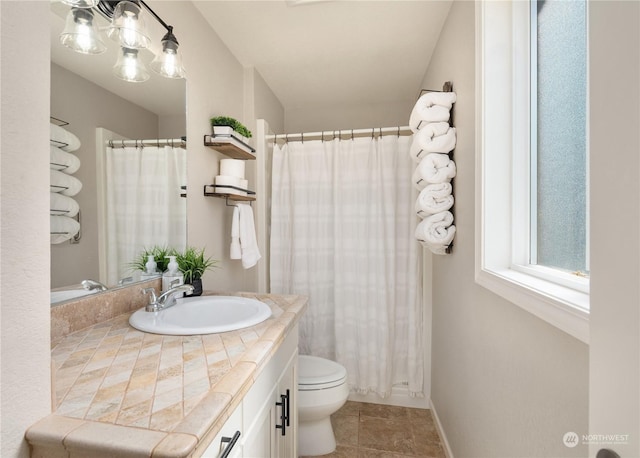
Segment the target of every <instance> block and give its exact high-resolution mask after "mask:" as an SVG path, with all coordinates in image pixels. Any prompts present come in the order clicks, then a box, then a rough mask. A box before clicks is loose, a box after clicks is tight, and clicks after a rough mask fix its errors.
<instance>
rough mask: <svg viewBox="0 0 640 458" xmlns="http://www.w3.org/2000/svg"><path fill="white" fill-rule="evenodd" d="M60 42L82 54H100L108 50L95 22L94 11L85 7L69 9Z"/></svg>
mask: <svg viewBox="0 0 640 458" xmlns="http://www.w3.org/2000/svg"><path fill="white" fill-rule="evenodd" d="M60 43H62V44H63V45H64V46H66V47H67V48H71V49H73V50H74V51H76V52H79V53H82V54H100V53H103V52H105V51H106V50H107V47H106V46H105V44H104V43H103V42H102V40H100V36H99V35H98V29H97V27H96V26H95V25H94V23H93V12H92V11H91V10H88V9H84V8H72V9H71V11H69V14H67V20H66V23H65V26H64V30H63V31H62V33H61V34H60Z"/></svg>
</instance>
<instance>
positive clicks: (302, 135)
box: [300, 134, 304, 143]
mask: <svg viewBox="0 0 640 458" xmlns="http://www.w3.org/2000/svg"><path fill="white" fill-rule="evenodd" d="M300 136H301V137H302V143H304V134H300Z"/></svg>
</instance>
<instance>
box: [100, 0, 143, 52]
mask: <svg viewBox="0 0 640 458" xmlns="http://www.w3.org/2000/svg"><path fill="white" fill-rule="evenodd" d="M107 36H108V37H109V38H111V39H112V40H114V41H116V42H118V43H120V46H122V47H123V48H129V49H142V48H148V47H149V35H148V33H147V29H146V27H145V22H144V15H143V14H142V9H141V8H140V6H139V5H137V4H136V3H133V2H130V1H128V0H125V1H122V2H120V3H118V5H117V6H116V8H115V10H114V12H113V20H112V21H111V25H110V26H109V27H108V28H107Z"/></svg>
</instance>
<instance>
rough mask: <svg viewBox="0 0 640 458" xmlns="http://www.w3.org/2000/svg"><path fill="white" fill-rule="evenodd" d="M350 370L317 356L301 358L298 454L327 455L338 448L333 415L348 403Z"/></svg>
mask: <svg viewBox="0 0 640 458" xmlns="http://www.w3.org/2000/svg"><path fill="white" fill-rule="evenodd" d="M348 396H349V387H348V385H347V370H346V369H345V368H344V367H343V366H341V365H340V364H338V363H336V362H334V361H329V360H328V359H324V358H318V357H317V356H308V355H300V356H299V357H298V455H299V456H317V455H326V454H327V453H331V452H333V451H334V450H335V449H336V439H335V436H334V435H333V428H332V427H331V418H330V417H331V414H333V413H335V412H336V411H338V409H340V407H342V406H343V405H344V403H345V402H347V397H348Z"/></svg>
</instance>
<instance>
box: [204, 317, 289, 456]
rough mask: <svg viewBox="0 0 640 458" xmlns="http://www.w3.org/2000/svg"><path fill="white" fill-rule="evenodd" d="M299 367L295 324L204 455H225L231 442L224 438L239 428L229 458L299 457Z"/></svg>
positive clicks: (229, 436)
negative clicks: (238, 433)
mask: <svg viewBox="0 0 640 458" xmlns="http://www.w3.org/2000/svg"><path fill="white" fill-rule="evenodd" d="M297 368H298V327H297V326H295V327H294V328H293V329H292V330H291V332H290V333H289V335H288V337H287V338H286V339H285V340H284V342H283V343H282V345H281V346H280V348H279V349H278V351H276V353H275V354H274V355H273V356H272V358H271V360H270V361H269V362H268V363H267V364H266V366H265V367H264V369H263V370H262V372H261V373H260V375H259V376H258V378H257V379H256V381H255V382H254V384H253V386H252V387H251V389H250V390H249V391H248V392H247V394H246V395H245V396H244V398H243V399H242V402H241V403H240V404H239V405H238V407H236V409H235V410H234V412H233V413H232V414H231V416H230V417H229V419H228V420H227V421H226V422H225V424H224V426H223V427H222V428H221V430H220V432H219V433H218V435H217V436H216V437H215V438H214V440H213V442H212V443H211V444H210V445H209V447H208V448H207V449H206V450H205V452H204V454H203V455H202V456H204V457H207V458H209V457H219V456H221V454H222V453H224V449H225V447H226V446H228V443H226V442H221V441H222V440H223V438H227V439H230V438H232V437H233V435H234V434H236V432H237V431H239V432H240V437H239V439H238V440H237V442H236V443H235V445H234V446H233V448H232V449H231V450H230V451H229V454H228V457H229V458H241V457H242V458H296V457H297V456H298V453H297V452H298V436H297V424H298V413H297V407H296V406H297V396H298V389H297V388H298V385H297V380H298V374H297ZM221 445H222V448H221Z"/></svg>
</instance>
